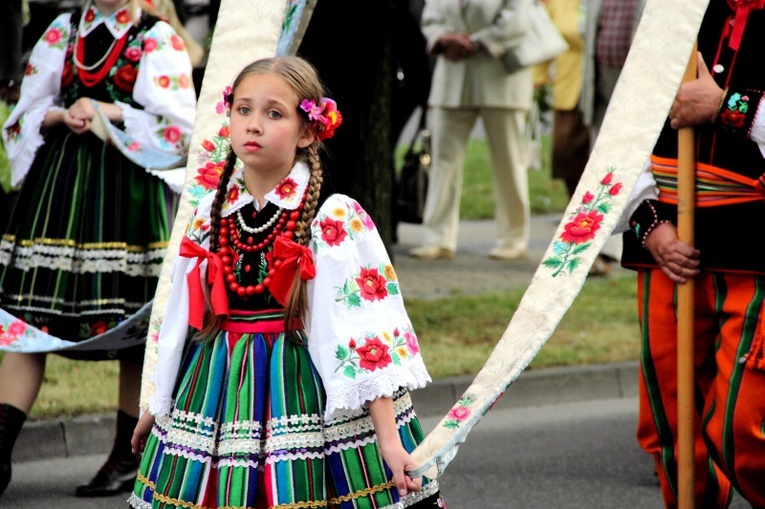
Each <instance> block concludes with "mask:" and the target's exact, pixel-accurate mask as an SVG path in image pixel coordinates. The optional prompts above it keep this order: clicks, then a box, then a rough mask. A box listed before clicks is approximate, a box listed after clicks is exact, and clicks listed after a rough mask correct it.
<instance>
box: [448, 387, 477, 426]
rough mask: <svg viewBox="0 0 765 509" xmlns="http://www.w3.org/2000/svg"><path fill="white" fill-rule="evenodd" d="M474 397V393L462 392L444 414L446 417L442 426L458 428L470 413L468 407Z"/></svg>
mask: <svg viewBox="0 0 765 509" xmlns="http://www.w3.org/2000/svg"><path fill="white" fill-rule="evenodd" d="M475 399H476V397H475V394H471V393H466V394H464V395H463V396H462V397H461V398H460V399H459V401H457V403H455V404H454V406H453V407H452V408H451V410H449V413H448V414H446V416H447V419H446V420H444V423H443V424H442V426H443V427H444V428H449V429H457V428H459V427H460V426H461V425H462V423H464V422H465V421H466V420H467V419H468V417H470V416H471V415H472V413H473V411H472V410H471V409H470V405H472V404H473V403H474V402H475Z"/></svg>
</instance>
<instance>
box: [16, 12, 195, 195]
mask: <svg viewBox="0 0 765 509" xmlns="http://www.w3.org/2000/svg"><path fill="white" fill-rule="evenodd" d="M71 16H72V13H66V14H61V15H60V16H58V17H57V18H56V19H55V20H54V21H53V22H52V23H51V24H50V25H49V26H48V29H47V30H46V31H45V33H44V34H43V36H42V37H41V38H40V40H39V41H38V42H37V44H35V46H34V49H33V50H32V54H31V56H30V58H29V63H28V64H27V68H26V71H25V75H24V80H23V81H22V84H21V95H20V98H19V102H18V103H17V104H16V106H15V107H14V109H13V110H12V112H11V114H10V116H9V117H8V119H7V121H6V123H5V125H4V126H3V142H4V143H5V148H6V150H7V152H8V159H9V161H10V163H11V167H12V174H11V184H12V185H14V186H16V185H18V184H19V183H20V182H21V181H22V180H23V178H24V176H25V175H26V174H27V172H28V171H29V168H30V166H31V164H32V161H33V160H34V157H35V153H36V152H37V149H38V148H39V147H40V146H41V145H42V144H43V142H44V138H43V134H42V133H41V132H40V128H41V126H42V123H43V120H44V118H45V114H46V113H47V111H48V110H51V109H56V108H58V109H61V100H60V93H61V80H62V75H63V73H64V68H65V65H66V64H67V59H71V58H72V56H71V55H70V56H69V57H67V52H68V46H69V39H70V31H71V23H72V20H71ZM101 24H104V25H105V26H106V27H107V28H108V29H109V31H110V32H111V33H112V35H113V36H114V37H115V38H120V37H122V36H123V35H125V33H126V32H127V31H128V30H130V28H131V26H132V25H131V21H130V17H129V16H128V15H127V10H126V9H124V8H123V9H120V10H118V11H117V12H115V13H113V14H112V15H111V16H108V17H105V16H103V15H102V14H101V13H100V12H99V11H98V10H97V9H96V8H95V7H93V6H91V7H90V8H89V9H86V10H85V11H83V13H82V17H81V19H80V22H79V30H78V37H85V36H86V35H88V34H89V33H91V32H92V31H93V30H94V29H95V28H96V27H98V26H99V25H101ZM131 49H134V51H130V52H128V53H126V55H127V58H128V60H131V59H135V61H137V62H138V72H137V75H136V77H135V84H134V88H133V95H132V97H133V99H134V100H135V101H136V102H137V103H138V104H140V105H142V106H143V109H138V108H134V107H132V106H130V105H128V104H125V103H122V102H119V101H118V102H116V104H118V105H119V106H120V107H122V110H123V118H124V133H125V135H126V136H125V138H124V139H125V140H129V144H130V145H132V147H127V148H133V147H139V146H148V147H151V148H152V149H155V150H158V151H162V152H164V153H178V154H180V155H184V154H185V152H186V151H187V150H188V141H189V139H190V137H191V130H192V127H193V124H194V116H195V113H196V96H195V94H194V87H193V82H192V80H191V71H192V69H191V61H190V60H189V57H188V54H187V53H186V50H185V45H184V44H183V40H182V39H181V38H180V36H178V34H177V33H176V32H175V30H173V28H172V27H171V26H170V25H169V24H167V23H166V22H164V21H158V22H157V23H155V24H154V26H152V27H151V28H150V29H149V30H148V31H147V32H146V33H145V34H144V37H143V41H142V44H141V47H140V49H139V48H131ZM69 51H71V48H69ZM70 62H71V60H70ZM116 71H117V70H116V69H113V70H111V71H110V72H111V73H114V72H116ZM160 176H161V175H160Z"/></svg>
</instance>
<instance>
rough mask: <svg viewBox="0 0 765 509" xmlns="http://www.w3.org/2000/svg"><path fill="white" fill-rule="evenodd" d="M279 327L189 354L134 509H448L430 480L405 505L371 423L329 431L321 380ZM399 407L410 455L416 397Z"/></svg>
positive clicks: (269, 320)
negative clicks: (384, 460)
mask: <svg viewBox="0 0 765 509" xmlns="http://www.w3.org/2000/svg"><path fill="white" fill-rule="evenodd" d="M282 324H283V318H282V315H281V313H270V312H264V313H259V314H251V315H249V316H248V315H239V316H235V317H234V318H232V319H231V320H229V321H228V322H227V323H226V324H224V326H223V330H221V332H220V333H218V335H217V336H216V337H215V338H214V339H212V340H210V341H207V342H202V343H200V342H195V341H191V342H189V345H188V348H187V350H186V353H185V355H184V360H183V362H182V363H181V370H180V375H179V379H178V383H177V387H176V391H175V394H174V401H175V406H174V408H173V410H172V412H171V414H170V415H169V416H163V417H158V418H157V420H156V422H155V424H154V428H153V430H152V433H151V434H150V436H149V438H148V440H147V443H146V448H145V450H144V454H143V458H142V461H141V466H140V468H139V472H138V477H137V480H136V483H135V488H134V491H133V493H132V495H131V497H130V500H129V502H130V505H131V506H132V507H134V508H142V509H145V508H174V507H184V508H224V507H225V508H231V509H233V508H272V507H273V508H344V509H345V508H348V509H350V508H384V507H387V508H403V507H414V506H417V507H444V505H443V502H442V501H441V500H440V496H439V494H438V488H437V483H436V482H435V481H430V482H429V481H428V480H427V479H425V480H424V483H427V484H425V486H423V490H422V491H421V492H420V493H415V494H411V495H407V496H406V497H404V499H403V500H401V499H400V497H399V495H398V492H397V490H396V489H395V488H393V486H392V483H391V482H390V479H391V477H392V476H391V474H390V471H389V469H388V468H387V466H386V465H385V463H384V462H383V460H382V456H381V455H380V452H379V449H378V446H377V440H376V437H375V434H374V428H373V426H372V421H371V418H370V417H369V414H368V412H367V411H365V410H359V411H358V412H357V413H355V414H354V415H352V416H348V417H344V418H339V419H336V420H332V421H325V420H324V418H323V413H324V404H325V395H324V390H323V388H322V384H321V379H320V378H319V375H318V373H317V372H316V369H315V367H314V365H313V363H312V362H311V359H310V357H309V354H308V350H307V348H306V347H305V346H304V345H301V344H298V343H297V342H295V341H291V340H289V339H287V338H286V337H285V335H284V333H283V332H282V330H281V329H282V328H283V327H282ZM303 339H305V338H303ZM394 401H395V409H396V420H397V423H398V429H399V434H400V437H401V440H402V442H403V444H404V446H405V448H406V449H407V450H409V451H411V450H413V449H414V448H415V447H416V445H417V444H418V443H419V442H420V441H421V440H422V429H421V428H420V425H419V422H418V420H417V418H416V416H415V415H414V411H413V409H412V403H411V399H410V397H409V393H408V392H407V391H405V390H400V391H399V392H398V393H396V395H395V396H394ZM424 504H425V505H424Z"/></svg>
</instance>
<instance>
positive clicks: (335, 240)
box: [321, 217, 348, 246]
mask: <svg viewBox="0 0 765 509" xmlns="http://www.w3.org/2000/svg"><path fill="white" fill-rule="evenodd" d="M347 236H348V233H347V232H346V231H345V228H343V222H342V221H335V220H334V219H330V218H329V217H326V218H324V220H323V221H322V222H321V240H323V241H324V242H326V243H327V244H329V245H330V246H339V245H340V244H342V243H343V241H344V240H345V237H347Z"/></svg>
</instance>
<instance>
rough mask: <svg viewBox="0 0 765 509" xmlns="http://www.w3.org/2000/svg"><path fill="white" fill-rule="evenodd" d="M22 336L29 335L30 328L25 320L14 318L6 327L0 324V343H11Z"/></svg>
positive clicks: (5, 344) (6, 344)
mask: <svg viewBox="0 0 765 509" xmlns="http://www.w3.org/2000/svg"><path fill="white" fill-rule="evenodd" d="M22 336H31V330H30V329H29V326H28V325H27V323H26V322H25V321H23V320H15V321H13V322H11V323H9V324H8V325H7V326H6V327H3V324H0V345H2V346H8V345H12V344H13V343H15V342H16V341H18V340H19V339H21V337H22Z"/></svg>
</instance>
